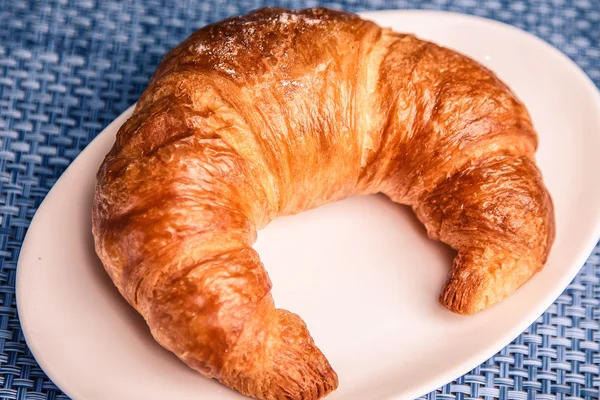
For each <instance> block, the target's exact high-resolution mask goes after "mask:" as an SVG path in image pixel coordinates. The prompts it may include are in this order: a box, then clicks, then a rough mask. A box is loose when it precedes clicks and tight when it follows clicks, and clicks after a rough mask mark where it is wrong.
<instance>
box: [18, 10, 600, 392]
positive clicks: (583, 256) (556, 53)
mask: <svg viewBox="0 0 600 400" xmlns="http://www.w3.org/2000/svg"><path fill="white" fill-rule="evenodd" d="M355 14H357V15H359V16H360V17H362V18H364V19H368V20H373V21H375V22H377V19H378V18H389V17H393V16H394V15H399V14H402V16H403V17H406V16H411V15H414V16H417V17H429V18H450V19H457V20H458V21H460V20H463V21H466V22H467V23H469V24H473V23H476V24H480V25H487V26H490V25H491V26H492V27H494V28H497V29H500V30H505V31H509V32H511V33H513V34H515V33H516V34H520V35H521V36H522V37H523V38H524V39H526V40H530V41H531V42H532V43H533V44H535V45H537V46H539V47H540V49H542V50H544V52H546V53H547V54H548V55H549V56H551V57H553V58H555V59H557V61H560V62H562V63H563V64H564V65H565V66H567V67H568V68H569V69H570V71H571V73H572V76H573V78H577V79H578V80H580V81H581V82H582V83H583V84H584V87H585V88H586V91H588V92H589V93H590V96H591V97H592V98H593V100H594V103H595V108H596V109H597V110H598V111H599V112H600V89H599V88H598V87H597V86H596V85H595V84H594V82H593V81H592V79H591V78H590V77H589V76H588V75H587V73H586V72H585V71H584V70H583V69H582V68H580V67H579V66H578V65H577V64H576V63H575V61H573V60H572V59H571V58H570V57H569V56H568V55H566V54H565V53H563V52H562V51H561V50H560V49H558V48H556V47H554V46H553V45H551V44H550V43H549V42H547V41H545V40H544V39H542V38H540V37H539V36H536V35H534V34H532V33H530V32H527V31H525V30H524V29H521V28H519V27H516V26H514V25H510V24H507V23H504V22H502V21H498V20H494V19H491V18H487V17H482V16H477V15H472V14H466V13H460V12H455V11H444V10H430V9H382V10H372V11H360V12H355ZM379 24H380V26H385V25H384V24H381V23H379ZM415 34H416V36H417V37H419V34H418V33H415ZM592 93H593V94H592ZM136 104H137V102H135V103H133V104H132V105H130V106H129V107H127V109H125V110H124V111H123V112H122V113H121V114H120V115H119V116H117V117H116V118H115V119H114V120H112V121H111V122H110V123H109V124H108V125H106V127H104V128H103V129H102V130H101V131H100V132H99V133H98V134H97V135H96V136H95V137H94V138H93V139H92V140H91V141H90V142H89V143H88V144H87V145H86V146H85V148H84V149H83V150H82V151H81V152H80V153H79V154H78V155H77V156H76V157H75V159H73V161H72V162H71V163H70V164H69V166H68V167H67V168H66V169H65V171H63V172H62V173H61V175H60V176H59V177H58V179H57V180H56V182H55V183H54V184H53V185H52V187H51V188H50V190H49V191H48V193H47V195H46V196H45V197H44V199H43V200H42V202H41V204H40V206H39V207H38V209H37V210H36V211H35V214H34V216H33V218H32V219H31V222H30V224H29V226H28V228H27V233H26V235H25V238H24V240H23V242H22V244H21V247H20V249H19V256H18V260H17V268H16V279H15V300H16V310H17V315H18V317H19V324H20V327H21V332H22V334H23V337H24V339H25V342H26V343H27V347H28V348H29V349H30V351H31V354H32V356H33V357H34V359H35V360H36V362H37V363H38V364H39V365H40V367H41V369H42V370H43V371H44V373H45V374H46V375H47V377H48V378H49V379H50V380H51V381H52V382H53V383H54V384H55V385H56V386H57V387H58V388H59V389H60V390H61V391H63V392H64V393H65V394H67V395H68V396H69V397H71V398H72V399H74V400H88V399H86V398H83V397H81V396H80V397H77V398H76V397H74V396H73V395H71V394H69V393H73V392H74V391H75V390H73V392H72V391H71V389H72V385H71V384H69V383H68V381H69V380H68V379H67V378H65V379H63V377H60V376H59V375H58V374H54V372H53V371H52V369H51V368H50V366H49V365H48V363H47V360H46V359H45V358H44V357H43V356H42V353H43V351H41V349H39V348H38V347H37V346H36V345H35V344H34V343H33V342H32V341H30V338H31V336H30V332H31V331H30V328H29V324H28V319H27V317H25V318H23V317H22V316H23V315H26V314H27V313H26V312H25V313H22V312H21V310H22V308H21V306H20V305H21V304H22V303H23V297H22V296H23V292H24V290H23V289H22V288H23V287H24V286H25V285H26V283H25V282H24V278H23V274H22V273H20V271H21V270H22V268H20V266H21V261H22V258H23V254H24V253H25V252H24V251H23V250H25V249H27V248H28V242H29V240H28V239H29V238H30V235H29V231H30V229H31V228H32V227H34V225H35V223H36V217H37V215H38V214H39V213H40V211H42V210H43V209H44V208H45V206H47V204H48V203H49V202H47V201H46V200H47V199H48V198H49V197H50V196H51V195H52V193H53V192H54V191H55V188H56V187H57V186H58V184H59V183H60V181H61V180H63V178H64V177H65V176H66V175H67V173H68V172H69V170H71V169H76V168H77V164H78V160H79V159H81V158H84V157H85V155H86V154H87V153H88V152H90V151H91V150H90V149H91V148H94V147H95V146H93V144H94V143H96V142H98V141H100V140H101V138H102V137H103V136H105V135H106V134H107V132H109V131H112V130H115V131H117V130H118V128H119V127H120V126H121V125H122V124H123V123H124V122H125V121H126V120H127V119H128V118H129V116H130V115H131V113H132V112H133V110H134V108H135V106H136ZM596 183H600V176H597V178H596ZM592 232H593V234H590V235H589V237H588V239H587V242H586V243H585V245H584V246H583V249H584V250H585V251H584V250H582V251H581V252H580V253H579V255H578V256H577V257H574V259H573V260H574V261H573V263H572V267H570V268H568V269H565V272H564V273H563V274H561V276H560V280H559V282H557V283H556V284H555V285H554V286H552V287H551V290H549V291H547V292H546V295H545V296H544V298H543V300H540V301H538V302H537V303H536V304H534V305H532V306H531V309H530V311H529V312H528V313H527V318H523V319H522V320H521V321H520V322H519V323H516V324H514V325H513V326H512V327H510V328H509V329H507V330H506V331H505V332H504V333H503V334H502V335H501V337H500V338H499V339H496V340H495V341H494V342H492V343H490V344H489V345H488V346H487V348H486V349H487V350H486V351H481V352H479V353H476V354H474V355H472V356H471V357H467V358H465V359H463V360H462V362H460V363H458V364H457V365H455V366H454V367H452V368H449V369H447V370H446V371H445V372H444V373H439V374H437V375H436V376H435V377H434V378H431V379H428V380H427V382H426V383H424V384H422V385H420V386H415V387H413V388H412V389H410V390H408V391H406V393H404V394H403V395H402V396H403V397H400V395H399V394H391V395H387V396H384V397H382V398H381V399H380V400H398V399H400V398H417V397H420V396H423V395H426V394H427V393H430V392H431V391H435V390H437V389H438V388H440V387H442V386H444V385H445V384H447V383H450V382H452V381H454V380H455V379H457V378H458V377H460V376H462V375H464V374H466V373H468V372H469V371H470V370H472V369H473V368H475V367H477V366H478V365H481V364H482V363H483V362H485V361H486V360H487V359H489V358H490V357H492V356H493V355H494V354H496V353H498V352H499V351H500V350H502V349H503V348H504V347H506V346H507V345H508V344H510V342H511V341H512V340H514V339H515V338H516V337H518V336H519V335H520V334H522V333H523V332H524V330H525V329H526V328H527V327H528V326H530V325H531V324H532V323H533V322H535V320H536V319H537V318H538V317H539V316H540V315H542V314H543V313H544V312H545V311H546V310H547V309H548V307H550V306H551V305H552V304H553V303H554V302H555V301H556V299H557V298H558V297H559V296H560V294H561V293H562V292H563V291H564V290H565V289H566V288H567V287H568V285H569V284H570V283H571V282H572V281H573V279H574V278H575V277H576V275H577V274H578V273H579V271H580V270H581V269H582V268H583V267H584V265H585V262H586V260H587V259H588V258H589V256H590V255H591V253H592V252H593V250H594V248H595V247H596V245H597V244H598V240H599V238H600V218H599V219H598V220H597V221H596V223H595V226H593V229H592Z"/></svg>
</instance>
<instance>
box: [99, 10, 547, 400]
mask: <svg viewBox="0 0 600 400" xmlns="http://www.w3.org/2000/svg"><path fill="white" fill-rule="evenodd" d="M536 149H537V135H536V132H535V131H534V129H533V126H532V122H531V120H530V117H529V115H528V112H527V110H526V108H525V107H524V106H523V104H522V103H521V102H520V101H519V100H518V99H517V97H516V96H515V95H514V94H513V93H512V92H511V90H510V89H509V88H508V87H507V86H505V85H504V84H503V83H502V82H501V81H500V80H499V79H498V78H497V77H496V76H495V75H494V74H493V73H492V72H490V71H489V70H487V69H485V68H484V67H482V66H481V65H479V64H478V63H476V62H475V61H473V60H471V59H469V58H467V57H465V56H463V55H461V54H458V53H456V52H454V51H451V50H449V49H446V48H443V47H440V46H437V45H435V44H433V43H430V42H427V41H423V40H419V39H418V38H416V37H415V36H413V35H410V34H401V33H396V32H393V31H391V30H389V29H382V28H380V27H379V26H377V25H376V24H375V23H373V22H369V21H366V20H363V19H361V18H359V17H358V16H356V15H354V14H351V13H346V12H340V11H332V10H327V9H323V8H316V9H306V10H300V11H289V10H284V9H278V8H266V9H260V10H257V11H254V12H252V13H250V14H248V15H245V16H241V17H236V18H230V19H227V20H224V21H222V22H219V23H216V24H212V25H208V26H206V27H204V28H202V29H200V30H199V31H197V32H195V33H194V34H193V35H191V36H190V37H189V38H188V39H187V40H185V41H184V42H183V43H181V44H180V45H179V46H177V47H176V48H175V49H173V50H171V51H170V52H169V53H168V54H167V55H166V56H165V58H164V60H163V61H162V62H161V63H160V65H159V66H158V68H157V70H156V72H155V73H154V75H153V77H152V79H151V80H150V83H149V85H148V87H147V89H146V90H145V92H144V93H143V95H142V96H141V98H140V100H139V102H138V103H137V105H136V107H135V111H134V113H133V116H132V117H131V118H130V119H129V120H128V121H127V122H126V123H125V124H124V125H123V127H122V128H121V129H120V130H119V132H118V135H117V139H116V142H115V144H114V146H113V148H112V150H111V151H110V153H109V154H108V155H107V156H106V158H105V160H104V162H103V164H102V166H101V167H100V170H99V171H98V175H97V186H96V193H95V198H94V206H93V235H94V238H95V246H96V251H97V253H98V255H99V257H100V259H101V260H102V262H103V264H104V266H105V268H106V270H107V272H108V274H109V275H110V277H111V278H112V280H113V281H114V283H115V285H116V287H117V288H118V289H119V291H120V293H121V294H122V295H123V297H124V298H125V299H126V300H127V301H128V302H129V303H130V304H131V305H132V306H133V307H134V308H135V309H136V310H137V311H138V312H139V313H140V314H141V315H142V316H143V317H144V318H145V320H146V321H147V323H148V326H149V328H150V331H151V333H152V335H153V336H154V338H155V339H156V340H157V341H158V342H159V343H160V344H161V345H162V346H164V347H165V348H166V349H168V350H170V351H172V352H173V353H174V354H176V355H177V356H178V357H179V358H180V359H181V360H183V361H184V362H185V363H186V364H187V365H188V366H189V367H191V368H193V369H194V370H196V371H198V372H200V373H201V374H203V375H204V376H206V377H211V378H216V379H218V380H219V381H220V382H221V383H223V384H224V385H227V386H229V387H231V388H233V389H235V390H237V391H239V392H241V393H243V394H245V395H248V396H252V397H255V398H257V399H265V400H266V399H269V400H271V399H308V400H310V399H319V398H321V397H323V396H325V395H326V394H327V393H329V392H331V391H332V390H334V389H335V388H336V387H337V385H338V378H337V375H336V373H335V372H334V371H333V369H332V368H331V366H330V364H329V363H328V361H327V360H326V358H325V357H324V355H323V354H322V353H321V351H320V350H319V349H318V348H317V347H316V345H315V343H314V342H313V340H312V338H311V336H310V334H309V332H308V330H307V327H306V325H305V324H304V322H303V321H302V319H301V318H300V317H299V316H297V315H295V314H293V313H291V312H289V311H286V310H282V309H277V308H275V305H274V302H273V298H272V296H271V293H270V289H271V282H270V281H269V277H268V276H267V273H266V272H265V269H264V268H263V265H262V264H261V262H260V259H259V256H258V254H257V253H256V252H255V251H254V250H253V248H252V244H253V243H254V241H255V239H256V232H257V230H258V229H261V228H263V227H264V226H265V225H267V224H268V223H269V222H270V221H271V220H273V219H274V218H275V217H277V216H280V215H287V214H294V213H298V212H300V211H302V210H306V209H310V208H314V207H318V206H320V205H323V204H326V203H329V202H333V201H336V200H340V199H342V198H344V197H346V196H349V195H359V194H360V195H366V194H374V193H383V194H385V195H386V196H388V197H389V198H390V199H391V200H393V201H395V202H397V203H401V204H407V205H409V206H411V207H412V208H413V209H414V211H415V212H416V214H417V216H418V218H419V219H420V220H421V221H422V222H423V224H424V225H425V226H426V228H427V232H428V234H429V236H430V237H431V238H433V239H438V240H440V241H442V242H444V243H447V244H448V245H450V246H452V247H453V248H454V249H456V250H457V251H458V255H457V257H456V259H455V260H454V264H453V266H452V270H451V273H450V276H449V279H448V282H447V284H446V285H445V287H444V288H443V290H442V293H441V296H440V302H441V304H442V305H443V306H445V307H447V308H448V309H449V310H451V311H454V312H457V313H460V314H472V313H475V312H477V311H480V310H483V309H485V308H487V307H489V306H491V305H492V304H494V303H497V302H498V301H500V300H502V299H503V298H505V297H506V296H508V295H509V294H511V293H512V292H513V291H515V290H516V289H517V288H518V287H519V286H521V285H522V284H524V283H525V282H526V281H527V280H528V279H529V278H531V276H532V275H533V274H535V273H536V272H537V271H539V270H540V269H541V268H542V267H543V265H544V263H545V261H546V258H547V256H548V252H549V250H550V247H551V245H552V243H553V240H554V217H553V206H552V201H551V198H550V196H549V194H548V192H547V190H546V188H545V187H544V184H543V181H542V177H541V175H540V172H539V170H538V168H537V167H536V164H535V160H534V153H535V151H536ZM399 229H401V228H400V227H399Z"/></svg>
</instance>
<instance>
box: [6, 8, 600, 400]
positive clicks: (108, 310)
mask: <svg viewBox="0 0 600 400" xmlns="http://www.w3.org/2000/svg"><path fill="white" fill-rule="evenodd" d="M363 16H365V17H366V18H370V19H373V20H375V21H376V22H378V23H379V24H381V25H384V26H389V27H392V28H394V29H395V30H397V31H403V32H414V33H416V34H417V35H418V36H420V37H422V38H425V39H430V40H433V41H435V42H437V43H440V44H442V45H445V46H448V47H451V48H454V49H456V50H458V51H460V52H463V53H465V54H467V55H469V56H471V57H473V58H474V59H476V60H478V61H480V62H481V63H483V64H484V65H486V66H487V67H489V68H491V69H492V70H493V71H495V72H496V73H497V74H498V76H499V77H500V78H501V79H502V80H504V81H505V82H507V83H508V84H509V86H511V87H512V88H513V90H515V92H516V93H517V95H518V96H519V97H520V98H521V99H522V100H523V101H524V102H525V104H526V105H527V107H528V108H529V110H530V112H531V114H532V116H533V120H534V124H535V127H536V128H537V130H538V132H539V135H540V148H539V152H538V161H539V165H540V167H541V169H542V172H543V174H544V178H545V182H546V184H547V186H548V188H549V190H550V192H551V194H552V196H553V198H554V202H555V207H556V217H557V237H556V242H555V245H554V248H553V250H552V253H551V256H550V259H549V261H548V264H547V266H546V268H545V269H544V270H543V272H541V273H539V274H538V275H537V276H535V277H534V278H533V279H532V280H531V281H530V282H529V283H528V284H527V285H525V286H524V287H523V288H522V289H520V290H518V291H517V292H516V293H515V294H514V295H512V296H511V297H510V298H509V299H508V300H506V301H504V302H502V303H501V304H499V305H497V306H495V307H493V308H491V309H489V310H487V311H486V312H483V313H480V314H478V315H475V316H472V317H461V316H458V315H454V314H452V313H450V312H448V311H446V310H445V309H444V308H442V307H441V306H440V305H439V304H438V302H437V299H438V294H439V291H440V289H441V287H442V284H443V282H444V279H445V277H446V274H447V272H448V268H449V266H450V263H451V258H452V256H453V253H452V252H451V251H450V250H449V249H448V248H447V247H445V246H444V245H442V244H440V243H436V242H433V241H430V240H428V239H427V237H426V235H425V232H424V229H423V228H422V227H421V226H420V225H419V224H418V222H417V221H416V219H415V217H414V216H413V215H412V214H411V213H410V212H409V211H408V210H407V209H406V208H403V207H399V206H397V205H394V204H392V203H390V202H389V201H387V200H386V199H384V198H383V197H380V196H369V197H352V198H348V199H346V200H344V201H341V202H338V203H335V204H330V205H327V206H324V207H322V208H319V209H316V210H312V211H308V212H305V213H302V214H300V215H296V216H293V217H285V218H280V219H277V220H276V221H274V222H273V223H272V224H271V225H269V226H268V227H267V228H266V229H265V230H264V231H262V232H260V234H259V239H258V242H257V244H256V248H257V250H258V251H259V253H260V254H261V256H262V259H263V261H264V263H265V265H266V268H267V270H268V271H269V274H270V276H271V278H272V280H273V284H274V289H273V292H274V296H275V300H276V302H277V305H278V306H279V307H284V308H288V309H290V310H292V311H294V312H297V313H299V314H300V315H301V316H302V317H303V318H304V319H305V321H306V322H307V324H308V326H309V328H310V330H311V332H312V334H313V336H314V338H315V341H316V343H317V344H318V345H319V347H320V348H321V349H322V350H323V352H324V353H325V355H326V356H327V357H328V358H329V360H330V361H331V364H332V365H333V367H334V369H335V370H336V371H337V372H338V374H339V377H340V386H339V389H338V390H337V391H336V392H334V393H333V394H332V395H330V396H329V397H328V399H347V400H350V399H356V400H359V399H360V400H363V399H408V398H415V397H418V396H420V395H422V394H425V393H427V392H429V391H431V390H434V389H436V388H437V387H439V386H441V385H443V384H445V383H446V382H448V381H451V380H452V379H454V378H456V377H458V376H460V375H461V374H463V373H466V372H468V371H469V370H470V369H472V368H474V367H475V366H477V365H478V364H480V363H481V362H484V361H485V360H486V359H487V358H489V357H491V356H492V355H493V354H494V353H495V352H497V351H499V350H500V349H501V348H502V347H503V346H505V345H506V344H508V343H509V342H510V341H511V340H512V339H513V338H515V337H516V336H517V335H519V333H521V332H522V331H523V330H524V329H525V328H527V326H528V325H530V324H531V323H532V322H533V321H534V320H535V319H536V318H537V317H538V316H539V315H540V314H541V313H543V312H544V310H545V309H546V308H547V307H548V306H549V305H550V304H551V303H552V302H553V301H554V300H555V299H556V298H557V297H558V296H559V294H560V293H561V291H562V290H563V289H564V288H565V287H566V286H567V285H568V283H569V282H570V281H571V280H572V278H573V277H574V276H575V274H576V273H577V271H578V270H579V269H580V267H581V266H582V265H583V263H584V262H585V259H586V258H587V257H588V255H589V254H590V252H591V251H592V249H593V247H594V245H595V243H596V241H597V239H598V236H599V235H600V207H598V204H600V179H599V175H598V174H597V167H596V165H595V164H596V160H595V157H596V153H597V149H598V148H600V135H599V132H600V96H599V95H598V92H597V89H596V87H595V86H594V85H593V83H592V82H591V81H590V80H589V79H588V78H587V77H586V75H585V74H584V73H583V72H582V71H581V70H580V69H579V68H578V67H577V66H576V65H575V64H574V63H573V62H572V61H570V60H569V59H568V58H567V57H566V56H564V55H562V53H560V52H559V51H557V50H556V49H554V48H553V47H551V46H550V45H548V44H546V43H545V42H543V41H542V40H540V39H538V38H536V37H534V36H532V35H529V34H527V33H525V32H523V31H521V30H518V29H516V28H512V27H509V26H507V25H504V24H501V23H498V22H492V21H489V20H485V19H481V18H475V17H469V16H464V15H457V14H448V13H441V12H430V11H389V12H377V13H367V14H363ZM130 113H131V109H129V110H128V111H127V112H125V113H124V114H123V115H121V116H120V117H119V118H118V119H117V120H115V121H114V122H113V123H112V124H111V125H109V126H108V127H107V128H106V129H105V130H104V131H103V132H102V133H101V134H100V135H99V136H98V137H97V138H96V139H95V140H94V141H93V142H92V143H91V144H90V145H89V146H88V147H87V148H86V149H85V150H84V151H83V152H82V154H81V155H80V156H79V157H78V158H77V159H76V160H75V161H74V162H73V163H72V165H71V166H70V167H69V169H68V170H67V171H66V172H65V173H64V175H63V176H62V177H61V178H60V180H59V181H58V182H57V183H56V185H55V186H54V188H53V189H52V190H51V192H50V193H49V194H48V196H47V198H46V199H45V201H44V202H43V204H42V205H41V207H40V208H39V210H38V212H37V214H36V216H35V218H34V220H33V222H32V224H31V226H30V228H29V232H28V235H27V237H26V239H25V242H24V243H23V247H22V251H21V256H20V260H19V266H18V274H17V302H18V309H19V314H20V317H21V323H22V327H23V333H24V334H25V337H26V340H27V343H28V345H29V346H30V348H31V350H32V352H33V354H34V355H35V357H36V359H37V360H38V362H39V363H40V365H41V366H42V368H43V369H44V370H45V371H46V373H47V374H48V375H49V376H50V378H51V379H52V380H53V381H54V382H55V383H56V384H57V385H58V386H59V387H60V388H61V389H62V390H64V391H65V392H66V393H67V394H68V395H70V396H71V397H73V398H74V399H75V400H106V399H121V400H130V399H131V400H137V399H144V400H155V399H156V400H159V399H161V400H162V399H166V398H168V399H179V400H188V399H189V400H192V399H194V400H196V399H198V398H204V399H219V400H224V399H240V398H242V396H241V395H238V394H237V393H235V392H233V391H231V390H228V389H226V388H224V387H223V386H221V385H220V384H218V383H217V382H215V381H213V380H208V379H205V378H203V377H201V376H200V375H198V374H196V373H194V372H193V371H191V370H190V369H188V368H187V367H186V366H185V365H184V364H183V363H181V362H179V361H178V360H177V359H176V358H175V357H174V356H173V355H171V354H170V353H169V352H167V351H165V350H163V349H162V348H161V347H160V346H159V345H158V344H156V343H155V342H154V340H153V339H152V338H151V336H150V334H149V332H148V329H147V328H146V325H145V323H144V321H143V320H142V318H141V317H140V316H138V315H137V314H136V313H135V312H134V311H133V310H132V309H131V308H130V307H129V306H128V305H127V304H126V303H125V301H124V300H123V299H122V298H121V297H120V296H119V294H118V292H117V290H116V289H115V288H114V287H113V285H112V283H111V281H110V280H109V278H108V276H107V275H106V274H105V272H104V270H103V268H102V265H101V264H100V262H99V261H98V259H97V257H96V255H95V253H94V249H93V242H92V235H91V222H90V210H91V204H92V194H93V188H94V180H95V173H96V170H97V168H98V166H99V164H100V162H101V160H102V158H103V157H104V155H105V154H106V153H107V152H108V150H109V148H110V147H111V145H112V143H113V141H114V138H115V133H116V132H117V130H118V128H119V127H120V126H121V124H122V123H123V122H124V121H125V120H126V119H127V118H128V116H129V115H130Z"/></svg>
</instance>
